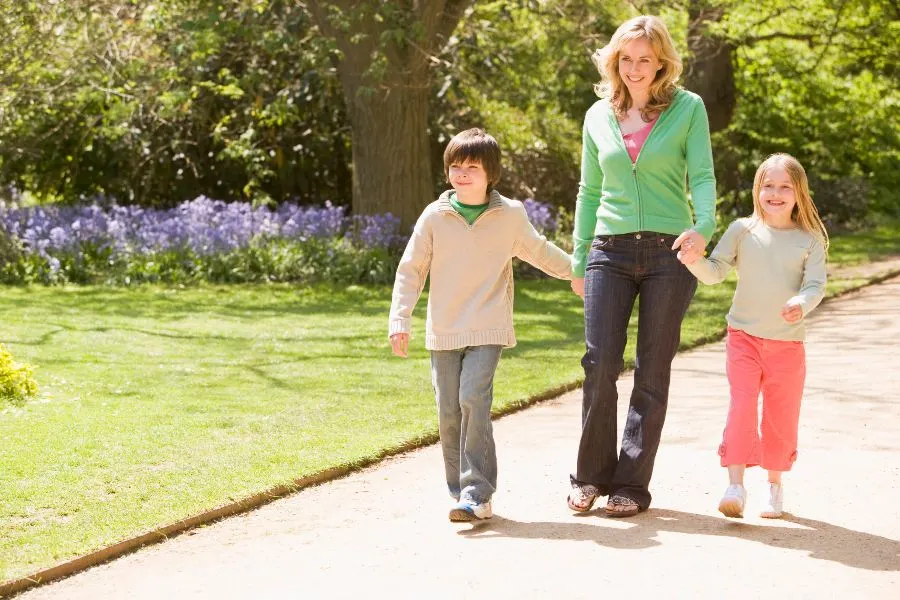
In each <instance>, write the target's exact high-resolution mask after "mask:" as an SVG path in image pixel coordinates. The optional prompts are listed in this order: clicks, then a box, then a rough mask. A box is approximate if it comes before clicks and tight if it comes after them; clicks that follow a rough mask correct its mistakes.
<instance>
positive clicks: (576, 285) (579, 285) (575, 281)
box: [572, 277, 584, 300]
mask: <svg viewBox="0 0 900 600" xmlns="http://www.w3.org/2000/svg"><path fill="white" fill-rule="evenodd" d="M572 291H573V292H575V293H576V294H578V296H579V297H580V298H581V299H582V300H584V277H573V278H572Z"/></svg>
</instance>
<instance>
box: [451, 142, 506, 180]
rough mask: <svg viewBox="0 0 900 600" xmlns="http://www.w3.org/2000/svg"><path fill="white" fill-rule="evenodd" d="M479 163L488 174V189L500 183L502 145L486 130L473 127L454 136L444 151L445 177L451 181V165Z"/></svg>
mask: <svg viewBox="0 0 900 600" xmlns="http://www.w3.org/2000/svg"><path fill="white" fill-rule="evenodd" d="M465 162H478V163H481V166H482V167H483V168H484V172H485V173H487V178H488V189H493V187H494V186H495V185H496V184H497V182H499V181H500V173H501V172H502V168H501V166H500V144H498V143H497V140H495V139H494V136H492V135H490V134H489V133H486V132H485V131H484V129H480V128H478V127H473V128H472V129H466V130H465V131H461V132H459V133H457V134H456V135H454V136H453V139H451V140H450V143H449V144H447V148H446V149H445V150H444V175H445V176H447V178H448V179H449V177H450V165H461V164H463V163H465Z"/></svg>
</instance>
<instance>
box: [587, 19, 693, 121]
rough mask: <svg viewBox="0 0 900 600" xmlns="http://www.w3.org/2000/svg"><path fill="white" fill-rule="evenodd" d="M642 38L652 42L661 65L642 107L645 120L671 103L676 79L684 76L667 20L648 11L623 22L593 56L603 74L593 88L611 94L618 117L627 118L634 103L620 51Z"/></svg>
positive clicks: (611, 102) (605, 94) (609, 96)
mask: <svg viewBox="0 0 900 600" xmlns="http://www.w3.org/2000/svg"><path fill="white" fill-rule="evenodd" d="M640 38H644V39H646V40H647V41H648V42H649V43H650V46H651V47H652V48H653V52H654V53H655V54H656V58H657V60H659V62H660V64H661V65H662V68H661V69H660V70H659V71H657V72H656V77H655V78H654V79H653V83H652V84H650V99H649V101H648V102H647V106H645V107H644V108H643V110H641V117H642V118H643V119H644V120H645V121H649V120H650V115H654V114H659V113H661V112H662V111H664V110H665V109H666V108H667V107H668V106H669V104H671V103H672V99H673V98H674V97H675V91H676V89H677V88H676V86H675V82H676V81H678V78H679V77H680V76H681V71H682V68H683V67H682V65H681V57H680V56H678V53H677V52H676V51H675V43H674V42H673V41H672V36H671V35H669V30H668V29H666V25H665V23H663V22H662V21H661V20H660V19H659V18H658V17H653V16H647V15H643V16H640V17H635V18H633V19H629V20H628V21H625V22H624V23H622V24H621V25H620V26H619V28H618V29H616V32H615V33H614V34H613V36H612V38H611V39H610V40H609V43H608V44H607V45H606V46H604V47H603V48H601V49H599V50H597V51H596V52H594V54H593V55H592V56H591V60H592V61H593V62H594V65H595V66H596V67H597V70H598V71H600V75H601V77H602V79H601V81H600V83H598V84H596V85H595V86H594V91H595V92H596V93H597V95H598V96H600V97H601V98H609V101H610V104H612V107H613V110H614V111H615V113H616V117H618V118H619V119H623V118H625V113H627V112H628V109H629V108H631V104H632V100H631V94H629V93H628V88H627V87H626V86H625V82H624V81H623V80H622V77H621V76H620V75H619V54H621V52H622V48H623V47H624V46H625V44H627V43H628V42H630V41H632V40H636V39H640Z"/></svg>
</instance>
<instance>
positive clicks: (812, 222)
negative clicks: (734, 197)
mask: <svg viewBox="0 0 900 600" xmlns="http://www.w3.org/2000/svg"><path fill="white" fill-rule="evenodd" d="M774 167H781V168H782V169H784V171H785V173H787V175H788V177H789V178H790V180H791V185H792V186H793V188H794V199H795V200H796V204H795V205H794V210H793V211H792V212H791V219H792V220H793V221H794V222H795V223H796V224H797V227H799V228H800V229H802V230H804V231H807V232H809V233H811V234H813V235H814V236H816V237H817V238H819V241H820V242H822V245H824V246H825V251H826V252H827V251H828V244H829V240H828V231H826V229H825V224H824V223H823V222H822V219H821V217H819V211H818V209H817V208H816V205H815V204H814V203H813V200H812V196H811V195H810V193H809V180H808V179H807V178H806V170H805V169H804V168H803V165H801V164H800V161H799V160H797V159H796V158H794V157H793V156H791V155H790V154H784V153H782V152H779V153H777V154H772V155H771V156H769V158H767V159H766V160H764V161H763V162H762V164H761V165H759V168H758V169H757V170H756V176H755V177H754V178H753V216H754V217H756V218H758V219H763V220H764V217H763V215H764V214H765V213H764V212H763V208H762V203H761V202H760V201H759V191H760V189H761V188H762V184H763V181H764V180H765V178H766V175H767V174H768V172H769V170H770V169H772V168H774Z"/></svg>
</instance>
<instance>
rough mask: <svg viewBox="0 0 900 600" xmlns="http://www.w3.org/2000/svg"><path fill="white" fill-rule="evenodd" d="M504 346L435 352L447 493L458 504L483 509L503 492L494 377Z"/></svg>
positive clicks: (433, 364)
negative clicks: (494, 416)
mask: <svg viewBox="0 0 900 600" xmlns="http://www.w3.org/2000/svg"><path fill="white" fill-rule="evenodd" d="M502 350H503V348H502V346H471V347H468V348H460V349H459V350H440V351H437V350H433V351H432V352H431V381H432V384H433V385H434V394H435V398H436V400H437V408H438V431H439V432H440V435H441V449H442V450H443V452H444V471H445V472H446V475H447V489H448V490H449V492H450V495H451V496H453V497H454V498H457V499H462V500H466V501H468V502H473V503H475V504H483V503H485V502H487V501H488V500H490V499H491V496H493V495H494V491H495V490H496V489H497V450H496V448H495V446H494V429H493V426H492V424H491V403H492V402H493V399H494V372H495V371H496V370H497V364H498V363H499V362H500V353H501V351H502Z"/></svg>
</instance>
